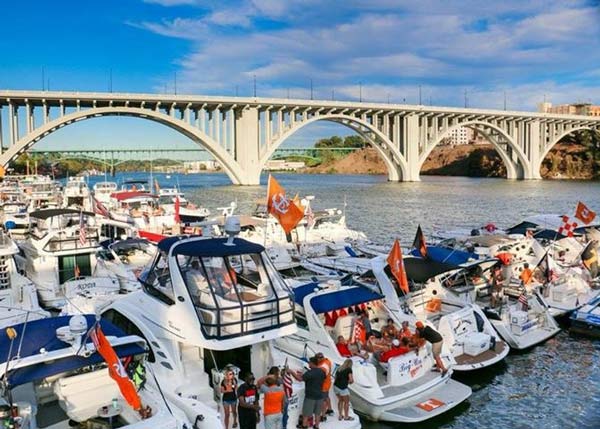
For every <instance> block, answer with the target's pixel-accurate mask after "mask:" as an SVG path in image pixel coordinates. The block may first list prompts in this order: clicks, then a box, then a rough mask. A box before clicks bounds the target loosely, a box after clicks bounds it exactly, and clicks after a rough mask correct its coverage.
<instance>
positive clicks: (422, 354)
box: [274, 280, 471, 423]
mask: <svg viewBox="0 0 600 429" xmlns="http://www.w3.org/2000/svg"><path fill="white" fill-rule="evenodd" d="M293 291H294V300H295V302H296V318H297V323H298V327H299V329H298V332H297V333H296V334H295V335H290V336H286V337H281V338H277V339H276V340H275V341H274V343H275V347H276V348H277V349H278V350H280V351H281V353H283V354H284V355H286V356H288V357H289V358H290V359H291V358H295V359H302V358H304V357H305V356H307V354H309V353H310V354H313V353H316V352H317V351H318V352H322V353H323V354H324V355H325V356H326V357H327V358H328V359H329V360H331V362H333V363H334V365H341V364H342V363H343V362H344V361H345V359H346V357H344V356H342V355H341V354H340V352H339V351H338V349H337V347H336V343H335V342H336V341H337V338H338V336H343V337H344V338H346V339H348V338H352V335H353V330H354V329H355V326H356V325H355V323H356V321H355V320H354V319H355V318H354V314H353V313H356V308H359V309H361V310H363V311H367V312H368V316H369V319H370V320H371V326H372V329H373V330H380V328H381V327H382V326H383V325H384V324H385V322H386V321H387V319H392V320H393V321H394V322H395V323H396V324H397V325H398V326H400V324H401V322H402V321H404V320H407V321H409V320H410V319H409V318H408V317H405V318H404V319H400V318H399V317H400V316H402V314H400V313H394V312H390V311H389V310H388V308H387V305H386V303H385V297H384V296H383V295H381V294H380V293H378V292H375V291H373V290H372V289H370V288H367V287H365V286H362V285H357V284H353V285H348V286H344V285H341V283H340V282H339V281H335V280H333V281H332V280H330V281H328V282H327V283H316V282H312V283H307V284H302V285H296V286H295V287H294V289H293ZM332 314H335V316H337V317H334V316H331V315H332ZM334 320H335V321H334ZM412 328H413V330H414V328H415V325H414V324H412ZM442 359H443V361H444V364H445V365H446V367H447V368H450V369H449V371H448V372H446V373H445V374H444V373H440V372H434V371H432V369H433V364H434V359H433V355H432V350H431V345H430V344H429V343H427V344H426V345H424V346H422V347H421V348H420V349H418V350H416V351H410V352H408V353H406V354H402V355H400V356H397V357H394V358H391V359H390V360H389V361H388V364H387V365H386V366H384V365H382V364H380V363H379V362H378V361H377V360H376V359H375V357H374V355H373V354H370V355H369V357H368V358H366V359H365V356H361V357H359V356H354V357H352V360H354V365H353V368H352V371H353V377H354V383H353V384H351V385H349V390H350V400H351V403H352V405H353V407H354V409H355V410H356V411H357V412H358V413H360V414H362V415H364V416H365V417H366V418H367V419H369V420H375V421H388V422H399V423H416V422H422V421H425V420H428V419H431V418H433V417H435V416H438V415H440V414H442V413H444V412H447V411H449V410H450V409H452V408H453V407H455V406H456V405H458V404H460V403H461V402H462V401H464V400H466V399H467V398H468V397H469V396H470V395H471V388H470V387H468V386H465V385H464V384H461V383H459V382H457V381H455V380H452V379H451V377H450V375H451V373H452V369H451V364H452V359H451V356H449V355H448V353H443V354H442Z"/></svg>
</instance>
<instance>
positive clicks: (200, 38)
mask: <svg viewBox="0 0 600 429" xmlns="http://www.w3.org/2000/svg"><path fill="white" fill-rule="evenodd" d="M155 1H160V2H161V4H162V3H177V1H178V0H155ZM181 1H184V0H181ZM200 3H202V2H196V4H197V5H199V6H205V7H206V8H208V9H207V10H208V12H207V13H206V14H205V15H204V16H201V17H197V18H190V17H182V18H179V19H174V20H170V21H160V22H158V23H156V22H143V23H141V24H136V25H137V26H138V27H141V28H144V29H147V30H150V31H153V32H155V33H158V34H162V35H165V36H169V37H179V38H186V39H189V40H191V41H193V42H195V43H193V50H192V51H191V52H190V53H189V54H187V55H186V56H185V57H184V58H181V59H179V61H178V64H179V65H180V67H181V71H180V74H179V76H181V83H179V85H180V86H181V87H182V88H183V90H185V91H189V92H202V93H222V94H232V93H233V92H234V90H235V87H236V86H237V87H238V92H239V94H240V95H249V94H250V93H251V88H252V79H253V76H254V75H255V76H256V78H257V83H258V92H259V95H273V96H282V94H287V91H288V89H289V91H290V93H291V94H292V95H293V96H295V97H299V96H303V97H308V96H309V90H308V86H309V81H310V79H313V84H314V94H315V97H317V96H318V97H321V98H330V94H331V90H332V89H334V88H335V91H336V94H337V98H340V97H346V98H358V95H357V90H356V88H357V83H358V82H359V81H362V82H364V90H363V93H364V98H365V99H373V100H379V101H385V100H387V96H388V94H390V98H391V99H393V100H396V101H399V102H400V101H401V100H402V99H403V98H407V101H408V100H411V101H412V102H416V93H417V92H418V90H416V88H418V85H419V84H421V85H422V93H423V94H424V95H423V97H424V101H427V100H428V96H426V95H425V92H427V93H428V94H430V96H431V97H432V99H433V100H434V103H435V102H438V103H443V104H454V105H462V104H463V98H464V97H463V92H464V89H465V88H469V90H470V92H471V96H470V97H469V98H470V100H471V102H472V103H474V104H478V105H480V106H482V107H484V106H485V107H494V106H495V107H499V106H501V105H502V98H503V97H502V93H503V91H504V89H505V88H509V89H510V91H509V92H511V93H512V95H511V96H510V97H509V98H510V100H511V104H512V105H513V107H518V108H528V109H532V108H534V105H535V103H536V102H537V101H539V100H540V94H542V96H543V93H544V92H546V93H548V96H552V97H553V98H561V97H559V94H560V91H567V92H565V96H564V98H567V99H571V98H577V97H582V96H587V97H597V96H598V94H597V91H596V90H595V87H594V88H590V87H589V86H590V81H592V80H593V78H594V76H596V75H595V74H594V73H593V70H596V73H597V69H598V64H600V49H598V41H600V29H599V27H598V26H597V25H596V24H597V22H598V19H599V18H600V13H599V12H598V10H597V9H596V8H592V7H589V6H586V3H585V2H584V1H579V0H574V1H571V2H568V3H565V2H562V1H558V0H548V1H542V0H533V1H529V2H523V1H517V0H507V1H505V2H502V3H501V4H500V3H497V2H481V1H479V0H464V1H458V0H450V1H446V2H441V1H435V0H423V1H422V2H418V3H415V2H409V1H408V0H406V1H404V0H403V1H388V0H372V1H366V0H348V1H347V2H344V3H336V4H335V5H332V4H331V3H329V2H321V1H317V0H290V1H278V0H248V1H242V0H240V1H238V2H236V3H235V6H233V7H232V5H231V3H229V4H228V5H227V6H222V5H221V4H220V3H217V2H205V3H204V4H202V5H201V4H200ZM432 11H433V12H432ZM264 19H270V20H275V21H277V22H278V23H279V24H278V25H275V26H273V27H271V26H269V27H268V28H266V29H265V27H263V26H262V25H261V20H264ZM590 73H591V74H590ZM585 79H588V80H587V81H586V80H585ZM160 87H162V85H160ZM516 88H518V91H517V90H516ZM544 88H547V90H544ZM540 91H541V92H540ZM498 100H500V101H498Z"/></svg>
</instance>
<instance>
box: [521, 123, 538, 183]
mask: <svg viewBox="0 0 600 429" xmlns="http://www.w3.org/2000/svg"><path fill="white" fill-rule="evenodd" d="M540 126H541V124H540V121H533V122H530V123H529V168H528V171H524V177H523V178H524V179H533V180H539V179H541V178H542V176H541V174H540V167H541V166H542V161H543V160H542V159H540V158H541V155H540V151H541V148H542V139H541V130H540Z"/></svg>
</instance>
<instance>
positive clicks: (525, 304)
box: [519, 291, 529, 311]
mask: <svg viewBox="0 0 600 429" xmlns="http://www.w3.org/2000/svg"><path fill="white" fill-rule="evenodd" d="M519 302H520V303H521V305H523V311H527V310H529V301H528V300H527V294H526V293H525V291H523V292H521V295H519Z"/></svg>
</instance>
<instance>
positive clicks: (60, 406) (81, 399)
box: [0, 315, 191, 429]
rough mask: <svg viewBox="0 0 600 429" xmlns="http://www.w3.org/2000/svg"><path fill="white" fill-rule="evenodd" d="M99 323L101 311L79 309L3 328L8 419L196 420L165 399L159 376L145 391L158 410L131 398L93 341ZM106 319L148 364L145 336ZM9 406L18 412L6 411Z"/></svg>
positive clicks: (81, 423) (166, 428)
mask: <svg viewBox="0 0 600 429" xmlns="http://www.w3.org/2000/svg"><path fill="white" fill-rule="evenodd" d="M96 326H97V325H96V321H95V317H94V316H81V315H78V316H70V317H66V316H62V317H53V318H49V319H45V320H36V321H29V322H27V323H23V324H20V325H16V326H13V327H12V330H10V331H7V332H4V330H3V331H2V333H1V335H0V349H1V350H4V351H5V352H6V353H5V354H3V355H2V359H1V361H0V372H1V373H2V375H3V377H4V379H3V385H2V387H3V391H2V397H1V398H0V410H2V411H3V413H2V417H1V423H2V427H5V428H20V429H37V428H50V429H69V428H71V427H74V426H77V427H120V428H127V429H143V428H157V429H180V428H181V429H182V428H184V427H191V423H190V422H189V421H188V420H187V419H186V418H185V415H183V414H182V413H181V412H180V411H179V410H177V409H176V408H174V407H173V406H168V405H167V404H165V402H164V400H163V399H162V397H161V394H160V390H159V389H157V388H156V387H155V385H153V384H152V383H149V382H148V383H146V384H145V386H144V388H143V389H139V391H138V392H137V393H138V395H139V398H140V400H141V404H142V406H143V407H144V408H145V407H146V406H147V407H150V409H151V415H150V416H147V418H142V415H141V414H140V413H138V411H136V410H134V409H133V407H132V406H131V405H129V403H128V401H126V400H125V398H124V396H123V395H122V393H121V392H120V390H119V387H118V385H117V382H116V381H115V380H113V379H112V378H111V377H110V376H109V371H108V368H107V365H106V364H105V362H104V359H103V358H102V357H101V356H100V354H99V353H98V352H97V351H96V348H95V346H94V344H93V343H92V340H91V338H90V337H91V331H92V330H95V329H96ZM99 326H100V327H101V330H102V332H103V333H104V335H105V336H106V339H107V341H108V342H109V343H110V345H111V347H112V349H113V350H114V352H115V353H116V355H117V356H118V357H119V358H121V359H124V360H127V361H129V363H128V366H129V365H130V366H131V367H135V366H137V365H144V361H145V355H146V344H145V342H144V340H143V338H140V337H139V336H135V335H127V334H126V333H124V332H123V331H122V330H120V329H118V328H117V327H115V326H114V325H113V324H111V323H109V322H107V321H105V320H101V321H100V322H99ZM9 332H10V336H9ZM6 410H9V411H10V412H9V413H8V414H4V411H6ZM186 425H187V426H186Z"/></svg>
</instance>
